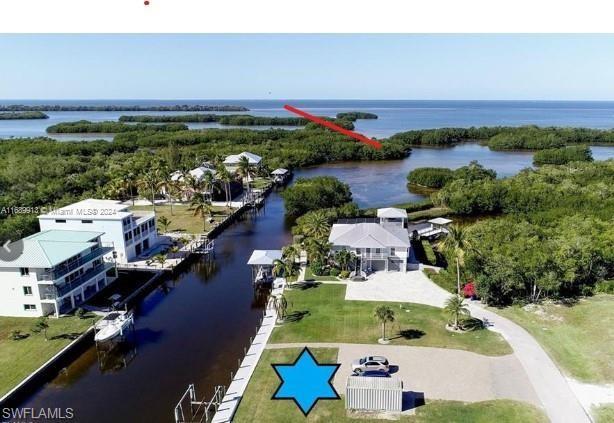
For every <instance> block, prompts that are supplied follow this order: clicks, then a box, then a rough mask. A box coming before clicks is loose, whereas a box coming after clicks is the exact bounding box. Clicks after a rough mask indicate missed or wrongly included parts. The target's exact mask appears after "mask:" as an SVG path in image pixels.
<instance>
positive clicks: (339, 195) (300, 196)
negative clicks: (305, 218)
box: [282, 176, 352, 216]
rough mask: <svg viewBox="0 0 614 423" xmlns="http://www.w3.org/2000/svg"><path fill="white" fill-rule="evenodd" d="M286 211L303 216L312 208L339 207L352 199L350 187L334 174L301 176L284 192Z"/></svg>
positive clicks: (291, 214)
mask: <svg viewBox="0 0 614 423" xmlns="http://www.w3.org/2000/svg"><path fill="white" fill-rule="evenodd" d="M282 197H283V199H284V205H285V207H286V213H287V214H288V215H290V216H301V215H303V214H305V213H306V212H308V211H310V210H316V209H324V208H331V207H339V206H341V205H343V204H346V203H349V202H350V201H352V193H351V192H350V187H349V185H348V184H345V183H343V182H341V181H340V180H338V179H337V178H334V177H332V176H318V177H315V178H310V179H305V178H299V179H297V181H296V183H295V184H294V185H292V186H291V187H289V188H287V189H286V190H285V191H284V192H283V193H282Z"/></svg>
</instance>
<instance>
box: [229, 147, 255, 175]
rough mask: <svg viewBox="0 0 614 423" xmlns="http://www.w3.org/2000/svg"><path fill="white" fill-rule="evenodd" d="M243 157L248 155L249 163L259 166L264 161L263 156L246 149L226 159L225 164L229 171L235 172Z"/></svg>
mask: <svg viewBox="0 0 614 423" xmlns="http://www.w3.org/2000/svg"><path fill="white" fill-rule="evenodd" d="M243 157H247V160H248V161H249V164H250V165H252V166H254V167H258V166H260V163H261V162H262V157H260V156H259V155H257V154H254V153H250V152H249V151H244V152H242V153H239V154H231V155H230V156H228V157H226V158H225V159H224V166H225V167H226V169H228V171H229V172H231V173H232V172H235V171H236V170H237V168H238V167H239V162H240V161H241V159H242V158H243Z"/></svg>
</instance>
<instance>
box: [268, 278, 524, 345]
mask: <svg viewBox="0 0 614 423" xmlns="http://www.w3.org/2000/svg"><path fill="white" fill-rule="evenodd" d="M345 288H346V287H345V285H332V284H330V285H329V284H321V285H319V286H315V287H313V288H305V289H298V288H297V289H292V290H291V291H286V293H285V295H286V298H287V300H288V315H289V317H288V319H287V322H286V323H285V324H284V325H283V326H281V327H279V328H276V329H275V330H274V331H273V334H272V336H271V340H270V342H271V343H285V342H347V343H366V344H368V343H375V342H377V339H378V338H380V336H381V326H380V324H379V322H378V321H377V320H376V319H375V317H373V311H374V309H375V307H376V306H377V305H380V304H382V303H378V302H371V301H346V300H345ZM384 304H386V305H389V306H391V307H392V308H393V310H394V311H395V322H394V323H392V324H388V325H387V335H388V337H389V338H390V339H391V344H396V345H413V346H424V347H441V348H455V349H460V350H467V351H473V352H476V353H479V354H485V355H505V354H510V353H511V352H512V350H511V348H510V346H509V345H508V343H507V342H506V341H505V340H504V339H503V338H502V337H501V336H500V335H499V334H497V333H495V332H491V331H489V330H486V329H483V330H476V331H472V332H467V333H463V334H456V333H452V332H449V331H447V330H446V329H445V324H446V321H447V317H446V316H445V315H444V314H443V312H442V310H441V309H439V308H436V307H430V306H425V305H420V304H403V306H408V307H409V310H410V311H409V312H406V311H405V310H402V309H400V308H399V306H400V305H401V304H399V303H390V302H386V303H384Z"/></svg>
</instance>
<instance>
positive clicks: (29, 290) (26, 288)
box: [23, 286, 32, 295]
mask: <svg viewBox="0 0 614 423" xmlns="http://www.w3.org/2000/svg"><path fill="white" fill-rule="evenodd" d="M23 295H32V287H31V286H24V287H23Z"/></svg>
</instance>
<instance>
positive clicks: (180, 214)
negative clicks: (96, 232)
mask: <svg viewBox="0 0 614 423" xmlns="http://www.w3.org/2000/svg"><path fill="white" fill-rule="evenodd" d="M131 209H132V210H146V211H152V210H153V209H152V207H151V206H135V207H131ZM230 213H231V212H230V211H229V210H228V209H227V208H226V207H218V206H213V219H215V222H214V223H209V221H208V219H209V218H208V217H207V218H206V220H207V222H206V226H205V227H204V229H203V218H202V217H201V216H194V212H193V211H192V210H190V206H188V205H185V204H173V213H172V214H171V207H170V206H167V205H164V206H156V219H158V218H160V217H162V216H164V217H166V218H167V219H168V220H170V221H171V224H170V225H169V226H168V231H169V232H175V231H177V232H185V233H189V234H200V233H203V232H209V231H210V230H211V229H213V227H214V226H215V223H219V222H221V221H222V220H224V218H226V216H228V215H229V214H230ZM158 230H160V231H161V232H164V231H165V230H164V227H162V225H160V223H159V222H158Z"/></svg>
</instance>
